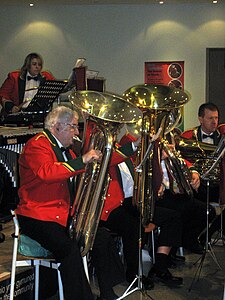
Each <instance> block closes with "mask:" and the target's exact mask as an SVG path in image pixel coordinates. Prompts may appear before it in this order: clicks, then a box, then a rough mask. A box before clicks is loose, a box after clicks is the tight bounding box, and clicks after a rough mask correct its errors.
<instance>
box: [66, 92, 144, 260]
mask: <svg viewBox="0 0 225 300" xmlns="http://www.w3.org/2000/svg"><path fill="white" fill-rule="evenodd" d="M69 100H70V102H71V103H72V105H73V106H74V107H75V108H76V109H78V110H80V111H81V113H82V116H83V119H84V122H85V125H84V134H83V147H82V148H83V153H85V152H87V151H89V150H90V149H98V150H101V152H102V160H101V162H98V161H94V162H93V163H89V164H87V165H86V170H85V173H83V174H82V175H81V177H80V180H79V183H78V186H77V188H76V196H75V201H74V204H73V207H72V210H71V222H70V224H69V233H70V236H71V238H76V239H77V241H78V243H79V245H80V248H81V254H82V255H83V256H84V255H86V253H87V252H88V251H89V250H90V249H91V248H92V246H93V242H94V238H95V234H96V230H97V227H98V223H99V220H100V216H101V212H102V208H103V205H104V200H105V196H106V192H107V188H108V184H109V180H110V178H109V175H108V169H109V164H110V161H111V156H112V150H113V145H114V141H115V138H116V135H117V133H118V129H119V127H120V126H122V125H123V124H125V123H134V122H137V121H138V120H139V119H140V118H142V112H141V111H140V110H139V109H138V108H137V107H135V106H134V105H133V104H132V103H128V102H127V101H125V100H124V99H123V98H122V97H119V96H116V95H113V94H109V93H100V92H95V91H79V92H72V93H71V94H70V95H69Z"/></svg>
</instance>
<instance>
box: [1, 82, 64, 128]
mask: <svg viewBox="0 0 225 300" xmlns="http://www.w3.org/2000/svg"><path fill="white" fill-rule="evenodd" d="M67 84H68V82H67V81H66V80H65V81H62V80H46V81H45V82H44V83H43V85H40V86H39V87H38V92H37V94H36V95H35V96H34V97H33V99H32V100H31V101H30V103H29V104H28V106H27V107H24V108H22V109H21V111H19V112H17V113H12V114H9V115H7V116H5V117H4V118H3V120H2V122H1V124H4V125H9V124H10V125H12V126H15V125H16V126H30V125H35V126H36V124H38V126H40V124H43V123H44V118H45V116H46V114H47V113H48V112H49V111H50V110H51V108H52V105H53V102H54V101H55V100H56V99H57V97H58V95H59V94H60V93H61V92H62V91H63V90H64V88H65V86H66V85H67ZM41 126H42V125H41Z"/></svg>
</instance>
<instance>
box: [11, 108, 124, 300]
mask: <svg viewBox="0 0 225 300" xmlns="http://www.w3.org/2000/svg"><path fill="white" fill-rule="evenodd" d="M78 134H79V131H78V115H77V113H76V112H75V111H73V110H71V109H69V108H67V107H64V106H60V107H57V108H55V109H54V110H52V111H51V112H50V113H49V114H48V115H47V117H46V120H45V130H44V131H43V132H41V133H39V134H37V135H36V136H35V137H33V138H31V139H30V140H29V141H28V142H27V143H26V145H25V147H24V149H23V152H22V154H21V156H20V158H19V168H20V188H19V198H20V202H19V204H18V207H17V209H16V213H17V216H18V220H19V224H20V227H21V230H22V232H23V233H24V234H26V235H27V236H29V237H30V238H32V239H34V240H36V241H38V242H39V243H40V244H41V245H42V246H43V247H44V248H46V249H47V250H49V251H50V252H52V253H53V255H54V257H55V258H56V259H57V260H58V261H59V262H60V263H61V265H60V272H61V276H62V282H63V289H64V297H65V300H75V299H77V300H93V295H92V292H91V289H90V286H89V284H88V281H87V278H86V275H85V272H84V268H83V263H82V259H81V255H80V249H79V247H78V245H77V243H76V241H73V240H72V239H70V237H69V235H68V234H67V222H68V216H69V211H70V206H71V200H72V199H73V191H72V189H70V187H71V184H72V182H71V181H72V179H73V177H74V176H76V175H77V174H78V173H81V172H84V167H85V164H88V163H90V162H92V161H93V160H95V159H97V160H99V159H101V152H100V151H99V150H90V151H88V152H87V153H85V154H83V155H82V156H80V157H76V155H75V154H74V152H73V151H72V150H70V149H69V150H68V151H67V150H66V149H65V148H68V147H69V146H70V145H71V144H72V140H73V137H74V135H78ZM61 148H62V149H61ZM65 150H66V151H65ZM118 156H119V154H118ZM110 237H111V236H110V234H109V233H108V231H106V230H104V229H100V231H98V232H97V234H96V239H95V242H94V246H93V252H94V251H95V253H93V257H94V259H95V263H96V265H95V267H96V272H97V270H98V272H99V273H100V274H101V276H99V277H98V280H99V281H100V282H99V286H100V292H101V297H100V298H99V299H101V300H113V299H116V298H117V297H116V295H115V294H114V292H113V290H112V287H113V286H114V285H116V284H118V283H120V282H122V281H123V276H122V275H123V274H122V275H121V273H120V271H121V270H119V271H118V273H117V267H118V264H117V263H115V260H114V261H113V263H110V262H109V258H110V257H113V259H116V256H115V255H114V256H113V254H112V256H111V253H112V251H113V248H112V247H113V244H111V240H110ZM98 250H99V251H98ZM102 254H104V255H105V256H104V257H103V256H102ZM118 260H119V257H118ZM103 267H104V268H103ZM114 270H115V273H113V272H114ZM103 272H105V273H106V274H103ZM115 274H116V275H115ZM117 274H118V275H117ZM97 275H98V274H97Z"/></svg>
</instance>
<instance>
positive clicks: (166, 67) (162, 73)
mask: <svg viewBox="0 0 225 300" xmlns="http://www.w3.org/2000/svg"><path fill="white" fill-rule="evenodd" d="M145 83H146V84H163V85H169V86H171V87H176V88H180V89H183V88H184V62H183V61H172V62H146V63H145Z"/></svg>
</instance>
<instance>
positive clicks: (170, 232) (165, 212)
mask: <svg viewBox="0 0 225 300" xmlns="http://www.w3.org/2000/svg"><path fill="white" fill-rule="evenodd" d="M130 141H133V142H134V143H133V144H134V146H136V141H135V140H134V139H133V137H132V136H130V135H129V134H128V135H126V136H124V137H123V138H122V140H121V143H122V144H125V145H126V143H127V142H130ZM156 172H157V171H156ZM109 174H110V177H111V181H110V185H109V189H108V192H107V197H106V200H105V205H104V208H103V212H102V216H101V222H100V226H104V227H107V228H109V229H110V230H111V231H112V232H114V233H117V234H118V235H120V236H121V237H122V241H123V251H124V258H125V261H126V279H127V281H128V282H129V283H131V282H132V281H133V280H134V278H135V277H136V276H137V275H138V262H139V254H138V251H139V216H140V214H139V212H138V210H137V207H136V206H133V205H132V196H133V188H134V180H133V175H134V165H133V163H132V161H131V159H130V158H127V159H126V160H125V162H123V163H120V164H118V165H111V166H110V170H109ZM154 186H155V187H156V186H157V185H154ZM158 186H159V185H158ZM156 189H157V188H156ZM152 209H154V208H152ZM153 222H154V224H155V225H157V226H159V227H160V234H159V237H158V247H157V254H156V260H155V264H154V266H153V268H152V269H151V270H150V272H149V276H148V277H147V278H146V277H144V276H143V279H142V282H143V287H144V288H145V289H152V288H153V286H154V279H157V281H161V282H163V283H164V284H165V285H168V286H179V285H181V284H182V282H183V279H182V278H180V277H175V276H173V275H172V274H171V273H170V271H169V270H168V255H169V252H170V249H171V247H179V246H181V230H182V225H181V219H180V215H179V213H178V212H176V211H174V210H170V209H166V208H161V207H159V208H158V207H157V208H156V210H155V213H154V217H153ZM154 224H149V226H148V227H147V228H145V230H146V231H149V229H150V228H154V227H155V225H154ZM152 225H153V226H152ZM143 231H144V228H143ZM142 238H143V240H144V235H143V236H142ZM140 275H142V274H140Z"/></svg>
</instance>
